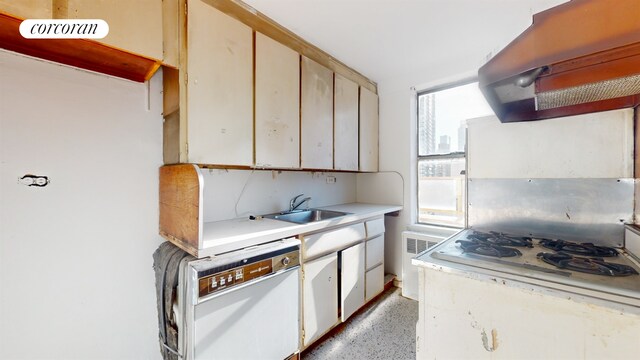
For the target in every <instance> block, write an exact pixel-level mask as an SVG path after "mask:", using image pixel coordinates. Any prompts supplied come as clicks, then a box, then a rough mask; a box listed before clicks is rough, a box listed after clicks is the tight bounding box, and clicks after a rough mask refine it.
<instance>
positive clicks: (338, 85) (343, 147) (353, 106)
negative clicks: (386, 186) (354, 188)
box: [333, 74, 358, 171]
mask: <svg viewBox="0 0 640 360" xmlns="http://www.w3.org/2000/svg"><path fill="white" fill-rule="evenodd" d="M334 102H335V103H334V106H335V107H334V131H333V136H334V138H333V143H334V154H333V156H334V168H335V169H336V170H350V171H358V85H357V84H356V83H354V82H353V81H351V80H349V79H347V78H345V77H344V76H342V75H340V74H335V84H334Z"/></svg>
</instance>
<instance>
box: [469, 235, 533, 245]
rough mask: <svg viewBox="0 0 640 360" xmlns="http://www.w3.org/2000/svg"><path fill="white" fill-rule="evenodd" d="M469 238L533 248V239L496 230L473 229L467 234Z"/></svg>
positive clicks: (496, 243)
mask: <svg viewBox="0 0 640 360" xmlns="http://www.w3.org/2000/svg"><path fill="white" fill-rule="evenodd" d="M467 238H468V239H470V240H478V241H486V242H489V243H491V244H494V245H498V246H519V247H528V248H533V241H532V240H531V238H530V237H526V236H513V235H507V234H504V233H499V232H496V231H490V232H488V233H485V232H480V231H474V232H473V233H472V234H469V235H468V236H467Z"/></svg>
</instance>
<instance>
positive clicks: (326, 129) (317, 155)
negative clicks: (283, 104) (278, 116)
mask: <svg viewBox="0 0 640 360" xmlns="http://www.w3.org/2000/svg"><path fill="white" fill-rule="evenodd" d="M301 66H302V71H301V72H302V79H301V81H302V86H301V89H302V103H301V104H300V105H301V109H300V113H301V119H300V122H301V127H302V131H301V133H300V135H301V138H300V145H301V154H300V157H301V163H302V164H301V166H302V168H306V169H333V72H332V71H331V70H329V69H327V68H326V67H324V66H322V65H320V64H318V63H317V62H315V61H313V60H311V59H309V58H306V57H304V56H303V57H302V63H301Z"/></svg>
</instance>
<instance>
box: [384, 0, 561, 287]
mask: <svg viewBox="0 0 640 360" xmlns="http://www.w3.org/2000/svg"><path fill="white" fill-rule="evenodd" d="M563 2H565V1H564V0H545V1H541V0H521V1H503V2H501V5H500V6H501V7H502V10H501V11H490V12H486V11H482V6H483V5H482V2H477V3H476V4H474V6H477V7H478V9H477V10H478V11H472V9H467V10H468V11H464V12H459V13H458V14H459V16H463V17H464V16H467V17H470V18H473V19H477V18H478V17H482V19H483V22H482V27H481V28H471V27H469V28H466V29H464V31H461V32H460V33H458V34H455V36H464V37H465V41H466V40H468V39H469V38H471V39H473V41H472V43H473V47H464V46H461V47H460V48H459V49H457V51H456V52H442V51H439V48H440V47H439V45H442V48H449V47H450V46H449V45H448V44H449V43H451V42H455V41H456V39H455V36H448V33H440V34H437V35H436V34H432V33H429V34H425V36H426V37H428V38H429V39H433V37H434V36H437V37H438V40H439V42H436V43H434V42H429V44H430V49H431V50H432V52H431V53H430V56H428V57H427V59H426V61H424V62H423V65H422V66H421V67H418V68H416V67H407V66H401V65H399V66H398V67H397V68H396V69H395V71H393V72H392V73H389V74H388V75H387V76H386V77H384V78H382V79H375V80H377V81H378V93H379V96H380V171H396V172H398V173H400V174H401V175H402V177H403V178H404V179H405V188H406V190H405V192H404V209H405V210H404V211H402V212H401V214H400V217H399V218H397V221H398V223H399V224H402V225H404V226H398V228H399V229H400V230H402V228H403V227H406V226H410V225H412V224H414V223H415V221H416V207H417V206H416V196H417V195H416V194H417V185H416V165H415V161H416V151H417V144H416V141H417V132H416V115H417V110H416V104H415V94H416V91H419V90H424V89H428V88H430V87H434V86H438V85H443V84H447V83H451V82H454V81H459V80H462V79H466V78H470V77H474V76H476V75H477V71H478V68H479V67H480V66H482V65H483V64H484V63H485V62H486V60H487V59H488V58H489V57H490V56H491V55H492V54H495V53H497V52H498V51H500V50H501V49H502V48H504V46H506V45H507V44H508V43H509V42H510V41H511V40H513V39H515V37H516V36H518V35H519V34H520V33H521V32H522V31H524V30H525V29H526V28H527V27H528V26H529V25H531V19H532V15H533V14H534V13H537V12H539V11H542V10H544V9H546V8H549V7H551V6H554V5H557V4H560V3H563ZM443 5H445V4H444V3H441V2H437V1H434V2H431V3H429V5H426V6H430V9H428V10H429V11H428V13H429V14H431V15H436V14H439V13H440V11H439V7H440V6H443ZM474 23H476V24H477V21H474ZM420 45H421V44H415V46H420ZM412 228H413V229H414V230H415V229H416V228H415V227H412ZM425 231H428V230H427V229H425ZM386 236H387V237H388V238H387V239H386V243H387V244H390V245H392V246H395V247H396V250H395V251H393V250H391V249H387V250H386V251H387V253H386V254H387V256H386V257H385V263H386V265H385V268H386V270H387V271H388V272H391V273H394V274H396V275H397V276H398V277H399V278H400V279H401V278H402V251H401V250H402V238H401V232H395V233H391V232H389V233H387V234H386Z"/></svg>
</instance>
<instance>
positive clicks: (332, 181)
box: [327, 176, 336, 184]
mask: <svg viewBox="0 0 640 360" xmlns="http://www.w3.org/2000/svg"><path fill="white" fill-rule="evenodd" d="M335 183H336V177H335V176H327V184H335Z"/></svg>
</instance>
